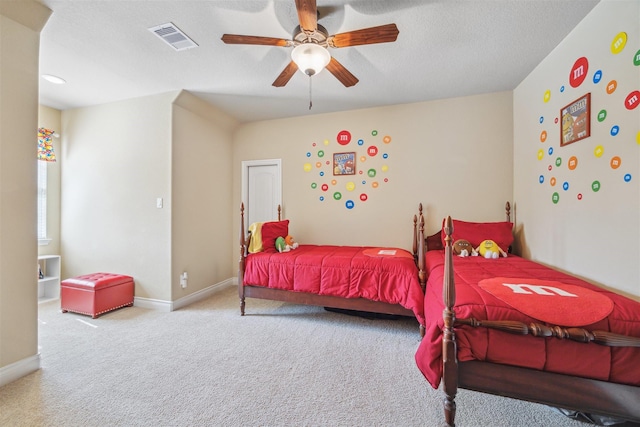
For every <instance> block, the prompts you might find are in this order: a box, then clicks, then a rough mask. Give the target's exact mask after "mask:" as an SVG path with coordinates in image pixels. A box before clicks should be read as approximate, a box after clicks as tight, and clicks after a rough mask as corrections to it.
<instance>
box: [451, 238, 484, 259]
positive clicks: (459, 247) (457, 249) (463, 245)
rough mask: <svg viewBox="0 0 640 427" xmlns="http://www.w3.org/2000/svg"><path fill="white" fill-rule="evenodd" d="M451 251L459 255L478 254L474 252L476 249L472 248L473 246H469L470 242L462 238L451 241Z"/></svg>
mask: <svg viewBox="0 0 640 427" xmlns="http://www.w3.org/2000/svg"><path fill="white" fill-rule="evenodd" d="M453 253H454V254H456V255H458V256H461V257H465V256H470V255H471V256H477V255H478V252H476V250H475V249H473V246H471V243H469V241H468V240H464V239H458V240H456V241H455V242H453Z"/></svg>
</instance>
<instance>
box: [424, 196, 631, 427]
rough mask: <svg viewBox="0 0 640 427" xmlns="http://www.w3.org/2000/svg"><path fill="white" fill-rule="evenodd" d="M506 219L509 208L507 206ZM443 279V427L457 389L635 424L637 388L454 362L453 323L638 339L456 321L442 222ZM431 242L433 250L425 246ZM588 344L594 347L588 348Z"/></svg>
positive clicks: (434, 239)
mask: <svg viewBox="0 0 640 427" xmlns="http://www.w3.org/2000/svg"><path fill="white" fill-rule="evenodd" d="M506 209H507V221H509V220H510V219H509V218H510V215H509V214H510V206H509V203H507V205H506ZM444 231H445V234H446V238H445V245H444V249H445V267H444V268H445V277H444V283H443V291H444V292H443V297H444V305H445V309H444V311H443V318H444V330H443V342H442V346H443V348H442V350H443V373H442V389H443V391H444V395H445V399H444V413H445V421H446V423H447V425H448V426H454V425H455V414H456V403H455V397H456V393H457V390H458V388H464V389H468V390H475V391H480V392H484V393H490V394H494V395H499V396H505V397H511V398H515V399H520V400H526V401H530V402H536V403H542V404H545V405H550V406H554V407H558V408H563V409H569V410H575V411H578V412H583V413H591V414H599V415H604V416H608V417H613V418H617V419H621V420H627V421H633V422H640V387H636V386H631V385H625V384H618V383H610V382H606V381H599V380H593V379H588V378H583V377H576V376H570V375H563V374H556V373H552V372H544V371H538V370H535V369H529V368H520V367H515V366H508V365H502V364H497V363H490V362H482V361H468V362H458V359H457V347H456V336H455V329H454V326H455V325H470V326H474V327H487V328H492V329H498V330H501V331H505V332H510V333H514V334H519V335H532V336H534V337H550V336H553V337H556V338H559V339H569V340H573V341H578V342H583V343H585V345H589V343H596V344H600V345H606V346H632V347H640V338H638V337H629V336H624V335H618V334H613V333H611V332H606V331H589V330H586V329H584V328H564V327H560V326H553V327H549V326H546V325H542V324H538V323H531V324H525V323H521V322H514V321H487V320H478V319H472V318H470V319H456V317H455V313H454V311H453V307H454V306H455V303H456V290H455V282H454V274H453V248H452V245H453V242H452V240H453V239H452V237H451V235H452V234H453V223H452V220H451V217H447V219H446V220H445V228H444ZM429 243H432V244H433V246H434V247H433V248H430V247H429ZM438 245H439V248H440V249H442V243H441V240H440V232H438V233H436V234H433V235H431V236H429V237H427V249H438ZM590 345H593V344H590Z"/></svg>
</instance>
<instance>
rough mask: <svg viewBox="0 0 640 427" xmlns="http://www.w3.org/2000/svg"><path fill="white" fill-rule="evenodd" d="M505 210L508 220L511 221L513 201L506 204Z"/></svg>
mask: <svg viewBox="0 0 640 427" xmlns="http://www.w3.org/2000/svg"><path fill="white" fill-rule="evenodd" d="M504 210H505V212H506V213H507V221H508V222H511V203H509V202H507V204H506V205H504Z"/></svg>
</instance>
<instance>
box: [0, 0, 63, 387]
mask: <svg viewBox="0 0 640 427" xmlns="http://www.w3.org/2000/svg"><path fill="white" fill-rule="evenodd" d="M50 14H51V11H50V10H49V9H47V8H45V7H43V6H42V5H40V4H38V3H35V2H32V1H23V2H0V56H1V58H2V60H1V61H0V153H1V156H0V385H3V384H5V383H6V382H9V381H11V380H13V379H15V378H16V376H19V375H24V374H26V373H28V372H30V371H32V370H35V369H37V368H38V367H39V365H40V362H39V356H38V324H37V275H36V267H35V266H36V258H37V242H36V227H35V224H36V189H37V187H36V142H37V128H38V120H37V119H38V49H39V43H40V35H39V33H40V30H41V29H42V27H43V26H44V24H45V23H46V21H47V19H48V18H49V15H50ZM17 325H19V326H17Z"/></svg>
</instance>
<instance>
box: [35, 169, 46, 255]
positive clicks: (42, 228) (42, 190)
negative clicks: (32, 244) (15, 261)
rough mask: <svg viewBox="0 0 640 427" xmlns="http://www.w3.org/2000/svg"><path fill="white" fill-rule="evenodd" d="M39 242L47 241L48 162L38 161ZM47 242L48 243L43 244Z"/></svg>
mask: <svg viewBox="0 0 640 427" xmlns="http://www.w3.org/2000/svg"><path fill="white" fill-rule="evenodd" d="M37 163H38V241H39V242H40V243H45V244H46V243H48V240H47V165H48V162H45V161H42V160H38V161H37ZM43 240H46V242H43Z"/></svg>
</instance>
